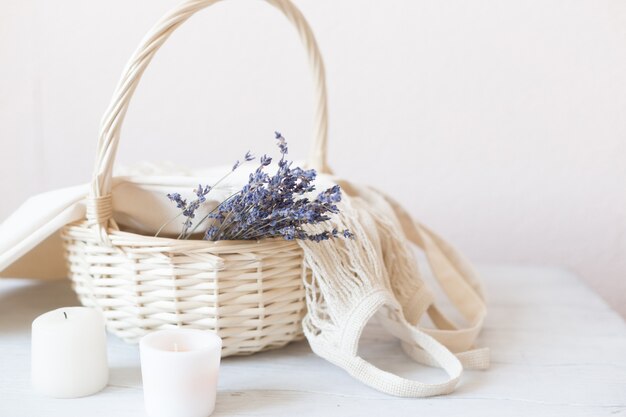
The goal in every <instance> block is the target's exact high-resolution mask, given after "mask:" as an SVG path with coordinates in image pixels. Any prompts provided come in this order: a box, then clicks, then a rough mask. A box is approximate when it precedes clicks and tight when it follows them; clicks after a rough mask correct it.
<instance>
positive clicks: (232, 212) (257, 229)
mask: <svg viewBox="0 0 626 417" xmlns="http://www.w3.org/2000/svg"><path fill="white" fill-rule="evenodd" d="M276 140H277V145H278V148H279V150H280V153H281V158H280V161H278V169H277V171H276V173H275V174H274V175H270V174H268V173H267V172H266V169H267V167H268V166H269V165H270V164H271V162H272V158H271V157H269V156H267V155H263V156H262V157H261V158H260V160H259V162H260V164H259V166H258V168H256V170H255V171H254V172H253V173H251V174H250V176H249V179H248V183H247V184H246V185H244V187H243V188H242V189H241V190H240V191H238V192H236V193H234V194H233V195H231V196H230V197H228V198H227V199H226V200H224V201H222V202H221V203H220V204H219V205H218V206H217V207H215V208H214V209H213V210H211V211H210V212H209V213H208V214H206V215H204V216H203V217H202V218H200V219H199V220H197V221H194V219H195V217H196V213H197V211H198V209H199V208H200V207H201V206H202V204H204V203H205V202H206V201H207V195H208V194H209V193H210V192H211V190H212V189H213V188H215V187H216V186H217V185H218V184H219V183H220V182H222V181H223V180H224V179H226V178H227V177H228V175H230V173H231V172H233V171H235V170H236V169H238V168H239V167H240V166H242V165H243V164H244V163H246V162H250V161H252V160H254V159H255V158H254V156H252V154H251V153H250V152H247V153H246V154H245V155H244V158H243V161H242V162H240V161H237V162H235V164H234V166H233V168H232V170H231V171H230V172H229V173H228V174H226V175H225V176H224V177H222V178H221V179H220V180H219V181H217V182H216V183H215V184H213V185H212V186H209V185H205V186H203V185H202V184H199V185H198V188H196V189H195V190H194V193H195V195H196V198H194V199H193V200H191V201H187V200H186V199H184V198H183V197H182V196H181V195H180V194H179V193H171V194H168V195H167V197H168V198H169V199H170V200H171V201H172V202H174V203H175V204H176V206H177V207H178V208H179V209H180V210H181V211H180V213H179V214H178V216H177V218H178V217H181V216H182V217H183V218H184V221H183V224H182V231H181V233H180V235H179V236H178V238H179V239H188V238H189V237H191V236H192V235H193V234H194V233H198V232H203V236H204V239H205V240H213V241H215V240H257V239H264V238H273V237H282V238H283V239H285V240H294V239H307V240H311V241H315V242H321V241H324V240H329V239H332V238H337V237H344V238H352V234H351V233H350V231H349V230H341V231H339V230H337V229H336V228H332V229H329V230H325V231H323V232H321V233H314V234H311V233H308V232H307V231H306V230H305V227H306V225H316V224H320V223H323V222H326V221H328V220H330V215H331V214H334V213H338V212H339V208H338V207H337V203H339V202H340V201H341V188H340V187H339V186H338V185H335V186H334V187H331V188H328V189H326V190H324V191H322V192H321V193H319V194H318V195H317V197H315V199H313V200H311V199H309V198H308V197H306V195H307V194H309V193H311V192H313V191H315V184H314V181H315V178H316V176H317V173H316V171H315V170H314V169H308V170H305V169H302V168H300V167H295V168H292V164H293V162H292V161H288V160H287V159H286V158H285V157H286V155H287V153H288V147H287V141H286V140H285V138H284V137H283V136H282V135H281V134H280V133H279V132H276ZM157 235H158V233H157Z"/></svg>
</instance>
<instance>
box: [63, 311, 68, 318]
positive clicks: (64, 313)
mask: <svg viewBox="0 0 626 417" xmlns="http://www.w3.org/2000/svg"><path fill="white" fill-rule="evenodd" d="M63 315H64V316H65V318H66V319H67V313H66V312H65V311H64V312H63Z"/></svg>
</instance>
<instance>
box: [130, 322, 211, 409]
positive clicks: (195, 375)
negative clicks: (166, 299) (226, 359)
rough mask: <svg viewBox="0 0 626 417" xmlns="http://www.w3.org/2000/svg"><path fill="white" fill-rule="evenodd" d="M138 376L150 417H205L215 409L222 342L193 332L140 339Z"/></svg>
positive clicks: (205, 333)
mask: <svg viewBox="0 0 626 417" xmlns="http://www.w3.org/2000/svg"><path fill="white" fill-rule="evenodd" d="M139 350H140V354H141V374H142V378H143V395H144V401H145V405H146V411H147V413H148V415H149V416H150V417H207V416H209V415H210V414H211V413H212V412H213V410H214V408H215V396H216V393H217V376H218V371H219V366H220V357H221V351H222V339H220V337H219V336H217V335H216V334H214V333H211V332H208V331H202V330H195V329H172V330H161V331H158V332H154V333H150V334H148V335H146V336H144V337H143V338H142V339H141V342H140V344H139Z"/></svg>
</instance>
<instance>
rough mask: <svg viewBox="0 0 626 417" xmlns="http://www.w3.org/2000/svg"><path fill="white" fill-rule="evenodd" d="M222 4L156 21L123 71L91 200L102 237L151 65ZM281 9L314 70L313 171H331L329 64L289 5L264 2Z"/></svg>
mask: <svg viewBox="0 0 626 417" xmlns="http://www.w3.org/2000/svg"><path fill="white" fill-rule="evenodd" d="M218 1H221V0H187V1H185V2H183V3H181V4H180V5H178V6H176V7H175V8H174V9H172V10H171V11H170V12H168V13H167V14H166V15H165V16H163V17H162V18H161V20H159V21H158V22H157V24H156V25H154V27H153V28H152V29H151V30H150V31H149V32H148V33H147V34H146V36H145V37H144V38H143V40H142V41H141V43H140V44H139V47H138V48H137V49H136V50H135V52H134V53H133V55H132V57H131V58H130V60H129V61H128V63H127V64H126V67H125V68H124V71H123V73H122V74H123V75H122V77H121V79H120V81H119V83H118V85H117V87H116V88H115V92H114V93H113V97H112V99H111V102H110V104H109V107H108V108H107V110H106V112H105V113H104V116H103V118H102V121H101V126H100V134H99V140H98V149H97V155H96V164H95V167H94V172H93V177H92V182H91V195H90V197H89V198H88V200H87V220H88V221H90V222H91V223H92V224H97V225H99V226H100V227H99V229H100V231H101V233H100V235H101V236H104V234H105V230H104V229H105V228H106V226H107V224H108V221H109V220H110V219H111V217H112V212H113V211H112V203H111V178H112V171H113V162H114V160H115V154H116V151H117V146H118V144H119V133H120V128H121V126H122V124H123V122H124V117H125V115H126V111H127V110H128V106H129V104H130V100H131V99H132V96H133V93H134V92H135V89H136V88H137V85H138V84H139V81H140V80H141V76H142V75H143V72H144V71H145V69H146V68H147V66H148V65H149V64H150V61H151V60H152V58H153V57H154V55H155V54H156V52H157V51H158V50H159V48H160V47H161V46H162V45H163V44H164V43H165V41H166V40H167V39H168V38H169V36H170V35H171V34H172V33H173V32H174V31H175V30H176V29H177V28H178V27H179V26H180V25H182V24H183V23H184V22H185V21H186V20H187V19H188V18H189V17H191V16H192V15H193V14H195V13H196V12H198V11H200V10H202V9H204V8H205V7H208V6H211V5H213V4H215V3H217V2H218ZM265 1H267V2H268V3H269V4H271V5H272V6H274V7H276V8H277V9H278V10H280V11H281V12H282V13H283V14H284V15H285V17H287V19H288V20H289V21H290V22H291V23H292V24H293V25H294V26H295V28H296V29H297V31H298V34H299V36H300V39H301V40H302V42H303V44H304V47H305V48H306V51H307V55H308V57H309V64H310V66H311V70H312V71H313V81H314V86H315V101H316V107H315V111H316V115H315V119H314V131H315V134H314V137H313V139H314V140H313V146H312V149H311V153H310V156H309V166H310V167H311V168H315V169H316V170H318V171H320V172H327V173H328V172H330V169H329V168H328V165H327V162H326V147H327V145H326V144H327V135H328V110H327V97H326V77H325V71H324V62H323V61H322V56H321V54H320V51H319V49H318V46H317V42H316V40H315V37H314V36H313V31H312V30H311V27H310V26H309V24H308V23H307V21H306V20H305V18H304V16H303V15H302V13H301V12H300V10H298V9H297V8H296V6H294V4H293V3H291V1H290V0H265Z"/></svg>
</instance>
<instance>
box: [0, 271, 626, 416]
mask: <svg viewBox="0 0 626 417" xmlns="http://www.w3.org/2000/svg"><path fill="white" fill-rule="evenodd" d="M481 272H482V274H483V276H484V279H485V284H486V289H487V293H488V298H489V307H490V311H489V317H488V320H487V323H486V328H485V330H484V333H483V335H482V337H481V340H480V344H481V345H482V346H488V347H490V348H491V350H492V367H491V369H489V370H488V371H466V372H465V374H464V376H463V378H462V381H461V384H460V385H459V387H458V389H457V391H456V392H454V393H453V394H451V395H447V396H443V397H436V398H427V399H403V398H395V397H390V396H387V395H385V394H381V393H379V392H377V391H374V390H372V389H370V388H368V387H366V386H363V385H362V384H360V383H359V382H356V381H354V380H353V379H352V378H351V377H350V376H349V375H347V374H346V373H345V372H344V371H342V370H341V369H339V368H337V367H335V366H333V365H331V364H329V363H327V362H325V361H324V360H322V359H320V358H318V357H317V356H315V355H314V354H313V353H312V352H311V350H310V349H309V347H308V345H307V344H306V342H305V341H303V342H298V343H294V344H291V345H289V346H287V347H286V348H284V349H280V350H275V351H271V352H265V353H261V354H256V355H253V356H249V357H232V358H226V359H224V360H223V364H222V368H221V370H220V387H219V393H218V399H217V409H216V412H215V413H214V414H213V415H214V416H216V417H218V416H296V415H297V416H298V417H303V416H325V417H327V416H335V415H337V416H339V415H341V416H359V417H363V416H382V415H384V416H394V415H397V416H408V415H411V414H409V413H415V415H423V416H429V417H436V416H456V415H463V416H464V417H469V416H481V417H485V416H504V415H506V416H524V417H528V416H567V417H575V416H593V417H600V416H626V324H625V323H624V321H623V320H622V319H621V318H620V317H619V316H618V315H617V314H616V313H615V312H614V311H613V310H611V309H610V308H609V307H608V306H607V305H606V303H604V301H602V300H601V299H600V298H599V297H598V296H597V295H595V294H594V293H593V292H592V291H591V290H589V289H588V288H587V287H586V286H585V285H583V284H582V283H581V282H580V281H579V280H578V279H577V278H576V277H574V276H572V275H571V274H569V273H566V272H564V271H561V270H558V269H549V268H529V267H489V268H482V269H481ZM73 304H76V298H75V297H74V296H73V294H72V292H71V290H70V287H69V284H68V283H67V282H37V281H29V280H0V416H2V417H21V416H29V417H30V416H32V417H35V416H37V417H38V416H63V417H71V416H81V417H87V416H115V417H123V416H144V415H145V413H144V409H143V403H142V392H141V374H140V368H139V357H138V349H137V347H136V346H134V345H127V344H125V343H124V342H122V341H120V340H119V339H117V338H116V337H113V336H110V337H109V361H110V367H111V374H110V381H109V386H108V387H107V388H106V389H105V390H104V391H102V392H100V393H98V394H96V395H93V396H91V397H86V398H80V399H70V400H55V399H49V398H44V397H42V396H40V395H38V394H36V393H34V392H33V391H32V389H31V388H30V382H29V337H30V336H29V332H30V324H31V322H32V320H33V319H34V318H35V317H36V316H37V315H39V314H41V313H43V312H45V311H48V310H52V309H54V308H57V307H62V306H68V305H73ZM362 344H363V356H365V357H366V358H369V359H370V360H371V361H372V362H374V363H375V364H377V365H379V366H381V367H383V368H384V369H388V370H393V371H396V372H399V373H400V374H402V375H404V376H408V377H414V378H421V379H423V380H427V381H435V380H437V379H441V378H442V373H441V371H439V370H436V369H431V368H426V367H423V366H420V365H417V364H414V363H411V362H410V361H409V360H408V359H407V358H406V357H405V356H404V355H403V353H402V351H401V349H400V347H399V346H398V344H397V343H396V342H395V341H393V340H391V339H389V337H388V336H387V335H385V333H384V331H382V329H380V328H379V327H378V326H376V325H375V324H373V325H371V326H369V327H368V329H367V330H366V333H365V335H364V339H363V342H362Z"/></svg>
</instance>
